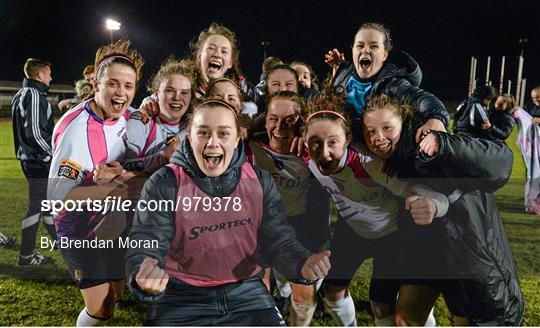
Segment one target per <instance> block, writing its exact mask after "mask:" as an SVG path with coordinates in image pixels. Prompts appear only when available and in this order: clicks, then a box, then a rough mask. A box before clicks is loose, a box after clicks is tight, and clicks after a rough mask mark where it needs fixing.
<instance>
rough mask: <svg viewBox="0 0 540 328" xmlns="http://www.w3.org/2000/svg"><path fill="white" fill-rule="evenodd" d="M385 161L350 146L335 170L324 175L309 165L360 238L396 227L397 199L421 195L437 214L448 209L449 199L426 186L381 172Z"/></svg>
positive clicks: (394, 229) (390, 231) (369, 236)
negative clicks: (432, 204) (433, 203)
mask: <svg viewBox="0 0 540 328" xmlns="http://www.w3.org/2000/svg"><path fill="white" fill-rule="evenodd" d="M384 164H385V163H384V161H382V160H379V159H377V158H373V157H371V156H369V155H367V152H366V151H363V150H362V149H361V148H360V147H359V146H356V145H355V146H349V148H348V149H347V151H346V153H345V155H344V156H343V158H342V159H341V162H340V163H339V166H338V170H337V171H336V173H333V174H331V175H330V176H326V175H323V174H322V173H321V172H320V171H319V169H318V167H317V166H316V165H315V163H314V162H313V161H312V160H309V162H308V167H309V169H310V170H311V172H312V173H313V175H314V176H315V177H316V178H317V179H318V180H319V182H320V183H321V184H322V185H323V187H324V188H325V189H326V190H327V191H328V192H329V193H330V195H331V196H332V200H333V202H334V203H335V204H336V207H337V209H338V211H339V214H340V216H341V218H342V219H343V220H345V221H346V222H347V224H349V226H350V227H351V228H353V230H354V231H355V232H356V233H357V234H358V235H359V236H361V237H363V238H367V239H375V238H380V237H383V236H386V235H388V234H390V233H392V232H394V231H396V230H397V215H398V212H399V203H398V200H397V198H396V196H397V197H402V198H407V197H410V196H414V195H417V196H423V197H426V198H430V199H432V200H433V201H434V202H435V204H436V206H437V217H441V216H443V215H445V214H446V212H447V211H448V199H447V198H446V196H444V195H443V194H440V193H438V192H435V191H433V190H431V189H429V188H428V187H425V186H423V185H419V184H413V183H410V182H408V181H404V180H399V179H398V178H397V177H396V176H389V175H387V174H386V173H385V172H384Z"/></svg>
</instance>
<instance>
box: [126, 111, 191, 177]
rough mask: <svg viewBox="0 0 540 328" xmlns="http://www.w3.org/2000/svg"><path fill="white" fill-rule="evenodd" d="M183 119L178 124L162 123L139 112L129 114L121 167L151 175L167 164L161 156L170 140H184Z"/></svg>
mask: <svg viewBox="0 0 540 328" xmlns="http://www.w3.org/2000/svg"><path fill="white" fill-rule="evenodd" d="M185 121H186V120H185V118H183V120H181V121H180V123H166V122H162V121H161V120H160V119H159V117H151V116H149V115H147V114H145V113H143V112H141V111H135V112H133V113H132V114H131V116H130V117H129V119H128V122H127V141H128V142H127V147H128V149H127V151H126V156H125V158H124V162H123V163H122V164H123V167H124V169H126V170H128V171H136V172H145V173H153V172H155V171H157V170H158V169H159V168H160V167H162V166H164V165H165V164H167V162H166V160H165V157H164V155H163V153H164V150H165V148H167V145H168V143H169V141H170V140H171V138H173V137H175V136H178V137H179V138H180V140H181V139H182V138H185V136H186V131H185V130H184V129H183V128H184V125H185Z"/></svg>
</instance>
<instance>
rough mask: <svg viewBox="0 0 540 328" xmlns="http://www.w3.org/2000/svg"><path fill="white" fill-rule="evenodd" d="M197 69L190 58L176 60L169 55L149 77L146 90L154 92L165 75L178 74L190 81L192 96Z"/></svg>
mask: <svg viewBox="0 0 540 328" xmlns="http://www.w3.org/2000/svg"><path fill="white" fill-rule="evenodd" d="M197 69H198V68H197V65H196V64H195V63H194V62H193V61H192V60H190V59H180V60H177V59H175V58H174V57H169V58H167V59H165V60H164V61H163V63H162V64H161V66H160V68H159V70H158V72H157V73H156V74H154V75H153V76H152V77H151V78H150V81H149V82H148V85H147V90H148V91H149V92H151V93H156V92H157V91H158V90H159V85H160V84H161V82H162V81H163V80H164V79H165V78H166V77H167V76H169V75H173V74H180V75H183V76H185V77H186V78H187V79H188V80H189V82H190V83H191V93H192V96H193V93H194V91H193V90H194V86H195V79H196V76H197Z"/></svg>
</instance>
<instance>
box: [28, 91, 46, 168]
mask: <svg viewBox="0 0 540 328" xmlns="http://www.w3.org/2000/svg"><path fill="white" fill-rule="evenodd" d="M21 101H22V105H23V107H24V108H25V113H26V118H25V122H24V133H25V135H26V140H27V141H28V143H29V145H31V146H32V149H34V151H35V156H36V157H37V159H38V160H41V161H48V160H50V158H51V157H52V147H51V140H52V131H50V128H49V127H48V124H49V123H48V118H47V111H48V109H49V103H48V102H47V98H46V97H45V96H42V95H40V93H39V91H38V90H36V89H34V88H29V91H28V93H27V94H26V95H25V97H24V99H21ZM47 157H48V160H47Z"/></svg>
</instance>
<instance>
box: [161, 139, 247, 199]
mask: <svg viewBox="0 0 540 328" xmlns="http://www.w3.org/2000/svg"><path fill="white" fill-rule="evenodd" d="M245 161H246V155H245V151H244V142H243V140H242V139H240V141H239V142H238V147H236V149H235V150H234V154H233V158H232V160H231V163H229V167H227V169H226V170H225V172H223V173H222V174H221V175H220V176H217V177H209V176H207V175H206V174H204V173H203V172H202V171H201V169H200V168H199V165H198V164H197V161H196V159H195V156H194V154H193V149H192V148H191V143H190V142H189V139H188V138H185V139H184V140H183V141H182V143H181V145H180V147H178V148H177V149H176V151H175V152H174V154H173V156H172V157H171V163H172V164H176V165H179V166H181V167H182V168H183V169H184V170H186V172H187V174H188V175H189V176H190V177H191V178H192V179H193V181H194V182H195V184H196V185H197V187H199V188H200V189H201V190H202V191H204V192H205V193H207V194H208V195H210V196H212V197H225V196H228V195H230V194H231V193H232V192H233V191H234V190H235V189H236V187H237V186H238V183H239V182H240V175H241V166H242V165H243V164H244V162H245Z"/></svg>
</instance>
